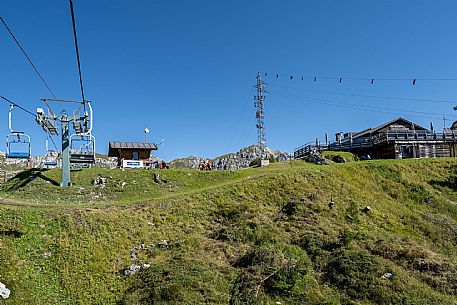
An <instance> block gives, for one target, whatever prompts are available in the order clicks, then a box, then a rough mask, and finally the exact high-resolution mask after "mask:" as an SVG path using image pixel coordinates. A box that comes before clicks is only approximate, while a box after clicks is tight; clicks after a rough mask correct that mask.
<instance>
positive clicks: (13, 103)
mask: <svg viewBox="0 0 457 305" xmlns="http://www.w3.org/2000/svg"><path fill="white" fill-rule="evenodd" d="M0 98H1V99H3V100H5V101H6V102H8V103H10V105H13V106H15V107H17V108H19V109H21V110H23V111H25V112H27V113H28V114H30V115H33V116H34V117H36V114H35V113H33V112H31V111H28V110H27V109H25V108H24V107H22V106H19V105H18V104H16V103H15V102H13V101H11V100H9V99H7V98H6V97H4V96H0Z"/></svg>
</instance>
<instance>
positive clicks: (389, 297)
mask: <svg viewBox="0 0 457 305" xmlns="http://www.w3.org/2000/svg"><path fill="white" fill-rule="evenodd" d="M154 174H159V175H160V176H159V179H160V183H157V182H155V179H154ZM100 175H101V176H104V177H106V178H107V182H106V184H105V186H93V185H92V184H91V182H92V180H93V179H95V178H96V177H98V176H100ZM72 179H73V182H74V185H73V186H72V187H70V188H66V189H63V188H59V187H58V186H56V184H57V183H56V182H57V181H58V180H59V172H58V171H54V170H52V171H38V170H30V171H26V172H23V173H21V174H19V175H18V176H17V177H15V178H14V179H11V180H10V181H8V182H6V183H3V184H0V197H1V198H2V199H1V205H0V282H2V283H4V284H6V286H7V287H8V288H10V289H11V296H10V298H9V299H7V300H6V301H5V300H1V299H0V304H24V303H29V304H275V303H276V302H281V303H282V304H457V297H456V296H455V295H457V271H456V267H457V192H456V189H457V160H454V159H452V160H451V159H446V160H444V159H443V160H403V161H368V162H350V163H346V164H331V165H329V166H317V165H310V164H305V163H304V162H301V161H294V162H291V163H277V164H274V165H272V166H270V167H267V168H258V169H247V170H240V171H237V172H235V173H233V172H229V171H217V172H216V171H213V172H198V171H134V170H132V171H121V170H117V169H116V170H108V169H84V170H80V171H74V172H72ZM156 180H157V179H156ZM332 199H333V202H334V207H333V208H332V209H331V208H330V207H329V202H330V201H331V200H332ZM367 206H369V207H370V208H371V210H369V211H368V209H366V207H367ZM163 241H166V242H165V243H164V242H163ZM141 244H144V245H145V246H144V247H138V248H144V249H137V250H135V251H131V250H132V248H133V247H135V246H139V245H141ZM132 254H134V255H135V256H138V257H139V258H140V259H141V261H143V262H144V263H147V264H149V265H150V268H148V269H144V270H140V271H139V272H138V273H137V274H135V275H128V276H126V275H125V274H124V270H126V269H128V268H129V266H130V265H131V264H132V262H134V261H135V260H132V257H131V255H132Z"/></svg>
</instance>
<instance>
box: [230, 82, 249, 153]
mask: <svg viewBox="0 0 457 305" xmlns="http://www.w3.org/2000/svg"><path fill="white" fill-rule="evenodd" d="M253 91H254V87H251V91H250V92H249V96H248V99H249V102H248V101H246V102H245V103H244V107H243V111H242V112H241V115H240V117H239V119H238V122H237V124H236V125H235V128H234V129H233V132H232V135H231V136H230V140H229V141H228V144H227V149H226V150H227V151H228V150H229V148H231V145H232V141H233V139H234V137H235V136H236V134H237V133H238V128H239V127H240V124H241V121H242V119H243V118H244V115H245V113H246V109H247V108H248V107H247V106H248V105H249V104H250V102H251V98H252V92H253Z"/></svg>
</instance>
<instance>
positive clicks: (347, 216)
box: [346, 215, 354, 221]
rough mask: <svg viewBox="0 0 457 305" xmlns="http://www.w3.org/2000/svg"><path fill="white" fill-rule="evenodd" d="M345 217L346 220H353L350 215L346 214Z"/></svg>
mask: <svg viewBox="0 0 457 305" xmlns="http://www.w3.org/2000/svg"><path fill="white" fill-rule="evenodd" d="M346 218H347V220H349V221H353V220H354V217H352V216H351V215H346Z"/></svg>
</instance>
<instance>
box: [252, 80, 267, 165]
mask: <svg viewBox="0 0 457 305" xmlns="http://www.w3.org/2000/svg"><path fill="white" fill-rule="evenodd" d="M263 85H264V83H263V82H262V78H261V76H260V73H257V85H256V87H257V95H256V96H254V107H256V112H255V117H256V119H257V124H256V127H257V142H258V144H259V147H260V149H261V151H262V159H263V158H267V153H266V146H267V140H266V136H265V116H264V113H263V101H264V99H265V96H264V95H263V93H264V89H263Z"/></svg>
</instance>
